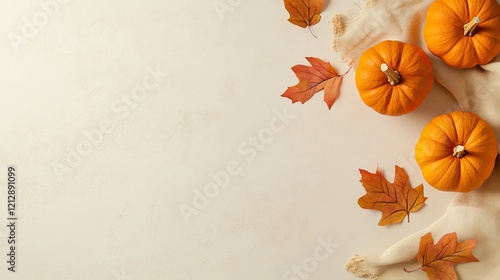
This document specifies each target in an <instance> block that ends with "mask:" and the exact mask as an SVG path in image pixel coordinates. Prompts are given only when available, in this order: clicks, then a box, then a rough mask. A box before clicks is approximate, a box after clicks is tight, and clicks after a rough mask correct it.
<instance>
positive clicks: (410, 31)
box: [332, 0, 500, 280]
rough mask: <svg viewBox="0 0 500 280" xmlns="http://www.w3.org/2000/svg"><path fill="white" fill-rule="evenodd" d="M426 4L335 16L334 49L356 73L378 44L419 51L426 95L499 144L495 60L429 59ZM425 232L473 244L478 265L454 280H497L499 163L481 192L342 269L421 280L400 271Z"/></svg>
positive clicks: (424, 0) (407, 1) (464, 267)
mask: <svg viewBox="0 0 500 280" xmlns="http://www.w3.org/2000/svg"><path fill="white" fill-rule="evenodd" d="M497 1H499V0H497ZM430 3H432V0H368V1H366V3H365V5H364V6H363V7H359V10H358V11H357V12H349V13H346V14H344V15H336V16H334V18H333V20H332V23H333V32H334V42H333V45H334V49H335V50H336V51H337V52H339V53H340V55H341V57H342V59H343V60H344V61H345V62H347V63H348V64H349V65H350V66H352V67H354V68H356V66H357V63H358V59H359V57H360V56H361V54H362V53H363V52H364V51H365V50H366V49H368V48H370V47H371V46H373V45H375V44H377V43H379V42H381V41H383V40H399V41H403V42H408V43H412V44H415V45H418V46H420V47H421V48H422V49H423V50H424V51H426V52H427V54H428V55H429V58H430V59H431V62H432V65H433V69H434V77H435V81H436V82H437V83H435V86H434V88H433V89H432V92H431V94H451V95H452V96H453V97H454V98H455V99H456V101H457V110H464V111H472V112H475V113H476V114H478V115H479V116H480V117H482V118H483V119H484V120H486V121H487V122H489V123H490V124H491V125H492V126H493V127H494V129H495V133H496V136H497V139H499V140H500V56H497V57H496V58H495V59H494V60H493V61H492V62H490V63H488V64H486V65H481V66H477V67H475V68H472V69H455V68H452V67H449V66H448V65H446V64H445V63H444V62H443V61H442V60H441V59H439V58H438V57H436V56H434V55H432V54H431V53H430V52H429V51H428V49H427V47H426V45H425V41H424V39H423V34H422V29H423V25H424V22H425V17H426V13H427V8H428V6H429V5H430ZM439 85H441V86H439ZM499 144H500V141H499ZM499 150H500V145H499ZM427 232H432V234H433V237H434V240H435V241H437V240H438V239H439V238H441V236H443V235H444V234H446V233H449V232H457V234H458V237H459V239H460V240H465V239H477V240H478V243H477V246H476V248H475V249H474V255H475V256H476V257H478V259H479V260H480V262H479V263H468V264H461V265H458V266H456V269H457V272H458V276H459V279H462V280H477V279H482V280H489V279H492V280H493V279H500V267H499V266H498V263H500V162H499V161H498V160H497V165H496V167H495V170H494V171H493V173H492V175H491V177H490V178H489V179H488V180H487V181H486V182H485V183H484V184H483V186H482V187H480V188H479V189H477V190H475V191H473V192H470V193H464V194H457V196H456V197H455V199H454V200H453V201H452V202H451V204H450V205H449V207H448V209H447V211H446V213H445V214H444V215H443V216H442V217H441V218H440V219H439V220H437V221H436V222H434V224H432V225H431V226H430V227H428V228H426V229H423V230H422V231H420V232H417V233H415V234H413V235H411V236H409V237H407V238H405V239H403V240H401V241H399V242H398V243H396V244H394V245H393V246H392V247H391V248H389V249H388V250H386V251H385V252H384V253H382V254H381V255H380V256H359V255H356V256H354V257H353V258H352V259H351V260H350V261H349V262H348V264H347V265H346V268H347V270H349V271H350V272H352V273H353V274H355V275H357V276H360V277H365V278H371V279H381V280H393V279H394V280H400V279H427V277H426V275H425V273H423V272H418V273H410V274H408V273H405V272H404V271H403V270H402V267H404V266H406V267H409V268H414V267H415V265H417V264H416V262H415V261H414V260H415V253H416V252H417V251H418V245H419V242H420V237H421V236H422V235H424V234H425V233H427ZM417 266H418V265H417Z"/></svg>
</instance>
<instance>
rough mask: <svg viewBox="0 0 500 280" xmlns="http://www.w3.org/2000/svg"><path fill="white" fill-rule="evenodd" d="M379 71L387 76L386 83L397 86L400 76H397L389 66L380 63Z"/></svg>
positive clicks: (396, 72)
mask: <svg viewBox="0 0 500 280" xmlns="http://www.w3.org/2000/svg"><path fill="white" fill-rule="evenodd" d="M380 70H382V72H384V73H385V75H386V76H387V81H389V83H390V84H391V85H393V86H395V85H397V84H399V79H401V75H400V74H399V72H398V71H394V70H392V69H391V68H389V66H388V65H387V64H385V63H382V64H381V65H380Z"/></svg>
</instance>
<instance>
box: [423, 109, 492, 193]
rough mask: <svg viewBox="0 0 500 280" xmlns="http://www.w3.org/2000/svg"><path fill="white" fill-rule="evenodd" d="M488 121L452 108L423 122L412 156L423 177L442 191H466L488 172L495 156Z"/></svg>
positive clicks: (475, 185)
mask: <svg viewBox="0 0 500 280" xmlns="http://www.w3.org/2000/svg"><path fill="white" fill-rule="evenodd" d="M497 154H498V150H497V141H496V137H495V132H494V131H493V128H492V127H491V125H489V124H488V123H487V122H486V121H484V120H482V119H481V118H480V117H479V116H477V115H476V114H474V113H470V112H451V113H449V114H444V115H440V116H437V117H436V118H434V119H433V120H432V121H431V122H430V123H429V124H427V125H426V126H425V128H424V129H423V130H422V133H421V135H420V139H419V140H418V142H417V145H416V146H415V158H416V161H417V163H418V165H419V166H420V168H421V170H422V175H423V176H424V178H425V180H426V181H427V182H428V183H429V184H430V185H431V186H433V187H434V188H436V189H438V190H442V191H455V192H469V191H472V190H474V189H476V188H478V187H480V186H481V185H482V184H483V182H484V181H485V180H486V179H487V178H488V177H489V176H490V174H491V172H492V171H493V167H494V166H495V158H496V157H497Z"/></svg>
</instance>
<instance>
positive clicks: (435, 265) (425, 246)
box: [404, 232, 479, 280]
mask: <svg viewBox="0 0 500 280" xmlns="http://www.w3.org/2000/svg"><path fill="white" fill-rule="evenodd" d="M475 246H476V240H474V239H471V240H466V241H464V242H461V243H458V242H457V233H456V232H453V233H448V234H446V235H445V236H443V237H441V239H440V240H439V241H438V242H437V243H436V244H434V240H433V239H432V234H431V233H430V232H429V233H427V234H426V235H424V236H422V238H421V239H420V248H419V250H418V254H417V260H418V263H419V264H420V265H421V267H419V268H417V269H414V270H406V268H405V269H404V270H405V271H406V272H413V271H416V270H420V269H422V270H423V271H425V273H426V274H427V277H428V278H429V279H430V280H457V279H458V278H457V273H456V272H455V268H454V266H455V264H458V263H466V262H478V261H479V260H478V259H477V258H476V257H474V255H472V249H474V247H475Z"/></svg>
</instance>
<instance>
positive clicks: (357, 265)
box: [345, 255, 378, 280]
mask: <svg viewBox="0 0 500 280" xmlns="http://www.w3.org/2000/svg"><path fill="white" fill-rule="evenodd" d="M345 269H346V271H347V272H350V273H352V274H353V275H355V276H358V277H362V278H370V279H372V280H378V277H377V276H375V275H372V274H371V273H370V271H369V270H368V269H367V265H366V260H365V258H364V257H363V256H361V255H354V256H353V257H352V258H351V260H350V261H349V262H348V263H347V264H346V265H345Z"/></svg>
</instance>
